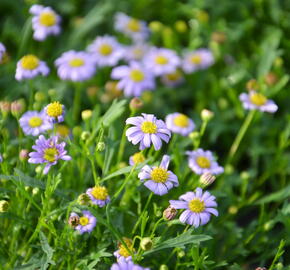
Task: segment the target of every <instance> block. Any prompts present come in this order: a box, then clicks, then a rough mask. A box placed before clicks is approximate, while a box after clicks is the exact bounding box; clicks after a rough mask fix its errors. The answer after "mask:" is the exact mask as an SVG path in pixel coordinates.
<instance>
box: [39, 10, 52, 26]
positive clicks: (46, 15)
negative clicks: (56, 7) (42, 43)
mask: <svg viewBox="0 0 290 270" xmlns="http://www.w3.org/2000/svg"><path fill="white" fill-rule="evenodd" d="M39 22H40V24H42V25H44V26H47V27H49V26H53V25H55V23H56V17H55V15H54V14H53V13H52V12H42V13H41V14H40V16H39Z"/></svg>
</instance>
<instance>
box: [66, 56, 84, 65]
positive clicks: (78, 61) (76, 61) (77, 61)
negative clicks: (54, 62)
mask: <svg viewBox="0 0 290 270" xmlns="http://www.w3.org/2000/svg"><path fill="white" fill-rule="evenodd" d="M84 64H85V62H84V60H83V59H81V58H75V59H72V60H70V61H69V65H70V66H71V67H81V66H83V65H84Z"/></svg>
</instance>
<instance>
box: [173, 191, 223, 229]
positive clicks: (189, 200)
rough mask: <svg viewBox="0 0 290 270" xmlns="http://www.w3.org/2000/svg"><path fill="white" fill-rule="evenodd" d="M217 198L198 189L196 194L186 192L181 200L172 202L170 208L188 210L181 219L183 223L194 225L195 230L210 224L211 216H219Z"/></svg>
mask: <svg viewBox="0 0 290 270" xmlns="http://www.w3.org/2000/svg"><path fill="white" fill-rule="evenodd" d="M215 199H216V198H215V196H213V195H211V194H210V193H209V192H208V191H206V192H204V193H203V192H202V189H201V188H197V189H196V190H195V192H186V193H185V194H183V195H182V196H180V197H179V200H170V201H169V203H170V206H171V207H173V208H175V209H186V210H185V211H184V212H183V213H182V214H181V215H180V217H179V220H180V221H181V222H182V223H186V224H189V225H193V226H194V227H195V228H197V227H199V226H201V225H205V224H207V223H208V222H209V220H210V216H211V214H212V215H215V216H218V211H217V210H216V209H215V208H214V207H216V206H217V203H216V201H215Z"/></svg>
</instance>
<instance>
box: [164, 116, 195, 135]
mask: <svg viewBox="0 0 290 270" xmlns="http://www.w3.org/2000/svg"><path fill="white" fill-rule="evenodd" d="M165 122H166V126H167V128H168V129H169V130H171V131H172V132H173V133H177V134H181V135H182V136H187V135H188V134H189V133H191V132H192V131H193V130H194V128H195V124H194V123H193V121H192V120H191V119H190V118H189V117H187V116H186V115H185V114H182V113H178V112H175V113H171V114H168V115H167V116H166V118H165Z"/></svg>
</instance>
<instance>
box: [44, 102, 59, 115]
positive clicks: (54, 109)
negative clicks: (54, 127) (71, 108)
mask: <svg viewBox="0 0 290 270" xmlns="http://www.w3.org/2000/svg"><path fill="white" fill-rule="evenodd" d="M46 113H47V115H48V116H50V117H58V116H60V115H61V114H62V105H61V104H60V103H59V102H58V101H55V102H52V103H50V104H49V105H48V106H47V109H46Z"/></svg>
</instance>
